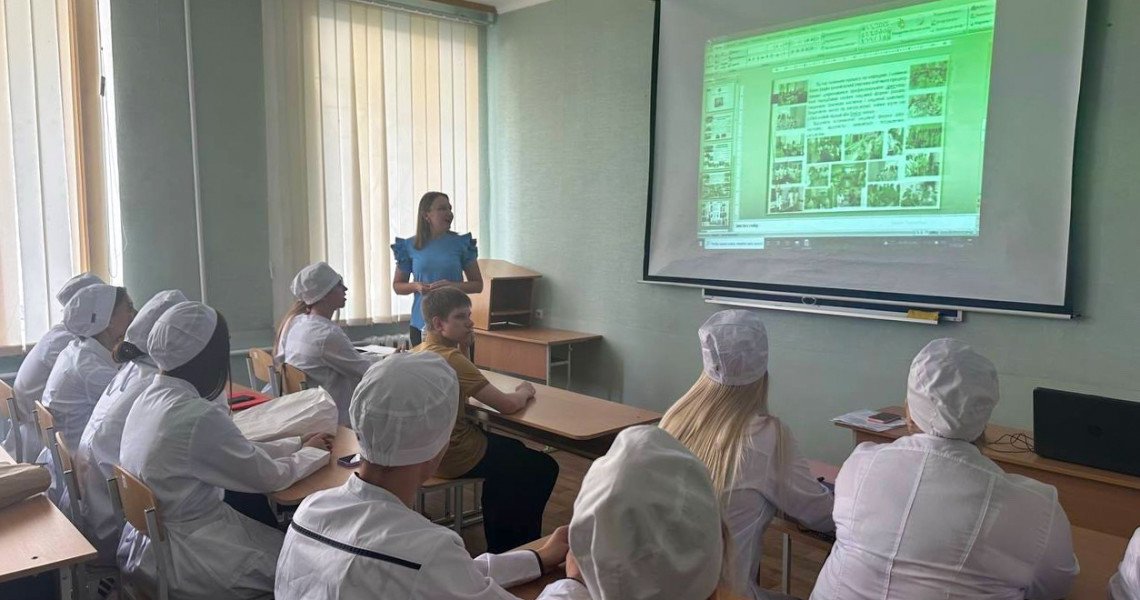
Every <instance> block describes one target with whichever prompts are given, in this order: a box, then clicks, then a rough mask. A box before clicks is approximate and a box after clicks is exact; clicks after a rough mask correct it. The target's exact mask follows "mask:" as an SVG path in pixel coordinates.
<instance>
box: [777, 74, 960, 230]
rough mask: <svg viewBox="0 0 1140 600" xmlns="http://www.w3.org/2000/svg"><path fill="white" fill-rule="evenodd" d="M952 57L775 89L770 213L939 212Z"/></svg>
mask: <svg viewBox="0 0 1140 600" xmlns="http://www.w3.org/2000/svg"><path fill="white" fill-rule="evenodd" d="M949 67H950V61H949V58H948V57H932V58H925V59H917V60H911V61H905V62H901V63H891V64H887V65H875V66H871V67H861V68H852V69H845V70H840V71H831V72H826V73H818V74H814V75H808V76H806V77H802V78H800V79H796V80H778V81H776V82H774V83H773V91H772V134H771V140H772V145H771V148H770V156H771V159H770V177H769V195H768V214H770V215H780V214H790V213H814V214H819V213H824V214H827V213H843V212H852V211H877V210H901V209H927V210H929V209H937V208H939V207H940V206H941V192H942V189H941V188H942V154H943V153H942V149H943V145H944V143H945V140H944V136H943V126H944V123H945V113H946V89H947V75H948V71H949Z"/></svg>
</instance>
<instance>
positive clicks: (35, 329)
mask: <svg viewBox="0 0 1140 600" xmlns="http://www.w3.org/2000/svg"><path fill="white" fill-rule="evenodd" d="M98 31H99V29H98V16H97V11H96V7H95V5H94V4H93V3H90V2H77V1H75V0H54V1H50V0H49V1H40V0H5V1H4V2H3V3H2V4H0V350H2V351H5V352H12V351H14V350H21V349H23V348H26V347H27V346H28V345H29V344H32V343H34V342H35V341H36V340H37V339H39V337H40V336H41V335H42V334H43V333H44V332H45V331H46V330H47V329H48V328H49V327H51V326H52V325H53V324H55V323H58V322H59V320H60V317H61V313H62V310H61V307H60V306H59V305H58V303H57V302H56V301H55V291H56V289H58V288H59V286H60V285H62V284H63V282H64V281H66V280H67V279H68V278H70V277H72V276H73V275H75V274H76V273H79V272H81V271H87V270H92V271H95V272H97V273H99V274H100V275H102V276H103V277H105V278H110V279H111V280H112V281H113V280H114V277H111V275H112V274H114V275H116V276H117V275H118V273H119V271H120V270H119V269H118V268H117V265H115V264H113V263H114V260H115V259H113V258H112V257H111V255H110V252H109V249H108V248H109V241H108V240H109V235H108V230H109V227H108V218H107V215H106V204H105V200H106V196H107V195H106V193H105V191H106V190H105V189H104V181H106V180H107V171H106V167H107V166H106V165H105V164H104V162H103V153H104V140H103V136H102V135H101V132H102V131H103V125H102V122H101V111H102V108H101V98H100V95H99V90H100V85H99V83H100V72H99V59H98V55H99V53H98V52H97V51H96V49H97V48H98V37H99V33H98ZM88 48H89V49H91V51H86V49H88Z"/></svg>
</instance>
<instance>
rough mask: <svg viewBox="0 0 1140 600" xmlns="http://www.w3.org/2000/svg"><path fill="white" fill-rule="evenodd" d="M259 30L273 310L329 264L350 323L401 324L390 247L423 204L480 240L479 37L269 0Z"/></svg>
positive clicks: (316, 2)
mask: <svg viewBox="0 0 1140 600" xmlns="http://www.w3.org/2000/svg"><path fill="white" fill-rule="evenodd" d="M262 17H263V36H264V45H265V57H266V58H265V81H266V86H265V88H266V113H267V127H266V131H267V146H268V151H269V159H268V173H269V224H270V244H271V248H270V256H271V262H272V270H273V273H272V275H273V279H274V289H275V294H276V295H275V298H274V300H275V302H274V307H275V310H276V311H277V313H278V314H281V313H282V312H284V310H285V307H286V306H287V305H288V303H289V302H290V301H291V297H290V296H289V294H288V283H289V281H290V280H291V279H292V277H293V275H294V274H295V273H296V272H297V271H298V270H299V269H300V268H301V267H303V266H304V265H306V264H308V263H311V262H314V261H318V260H325V261H328V262H329V264H331V265H332V266H333V267H334V268H336V269H337V271H339V272H340V273H342V274H343V275H344V278H345V284H346V285H347V286H348V288H349V292H348V302H347V306H346V307H345V309H344V310H343V311H342V315H343V318H344V319H345V320H346V321H347V322H349V323H350V324H361V323H376V322H387V321H392V320H395V319H397V318H401V317H404V316H406V315H407V313H408V312H409V310H410V307H411V298H410V297H407V296H405V297H397V296H395V295H394V294H393V293H392V291H391V290H392V274H393V272H394V270H395V264H394V259H393V257H392V253H391V251H390V249H389V245H390V244H391V243H392V242H393V241H394V238H395V237H397V236H399V237H410V236H412V235H413V234H414V232H415V222H416V221H415V212H416V203H417V202H418V200H419V197H420V196H421V195H423V194H424V193H425V192H427V191H432V190H437V191H442V192H444V193H446V194H448V195H449V196H450V197H451V201H452V204H453V206H454V207H455V213H456V219H455V222H454V223H453V228H454V229H455V230H456V231H459V232H468V231H478V222H479V214H478V208H479V195H480V162H479V161H480V145H481V137H480V136H481V132H480V124H479V118H480V98H481V93H480V72H479V69H480V66H479V63H480V60H479V59H480V55H479V53H480V45H479V36H480V35H481V31H480V30H479V28H478V27H477V26H476V25H472V24H467V23H462V22H458V21H451V20H445V19H440V18H435V17H433V16H426V15H419V14H411V13H408V12H403V11H399V10H389V9H384V8H380V7H378V6H374V5H368V4H362V3H358V2H350V1H339V0H302V1H300V2H297V1H294V0H270V1H266V2H263V3H262Z"/></svg>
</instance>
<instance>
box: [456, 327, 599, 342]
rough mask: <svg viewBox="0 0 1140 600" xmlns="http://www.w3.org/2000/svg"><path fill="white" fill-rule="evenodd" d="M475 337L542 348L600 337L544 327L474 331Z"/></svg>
mask: <svg viewBox="0 0 1140 600" xmlns="http://www.w3.org/2000/svg"><path fill="white" fill-rule="evenodd" d="M475 335H477V336H484V335H485V336H487V337H494V338H502V339H507V340H516V341H520V342H526V343H529V344H542V345H544V346H558V345H561V344H576V343H578V342H588V341H590V340H600V339H602V336H600V335H598V334H596V333H583V332H581V331H569V330H567V329H547V328H545V327H508V328H504V329H476V330H475Z"/></svg>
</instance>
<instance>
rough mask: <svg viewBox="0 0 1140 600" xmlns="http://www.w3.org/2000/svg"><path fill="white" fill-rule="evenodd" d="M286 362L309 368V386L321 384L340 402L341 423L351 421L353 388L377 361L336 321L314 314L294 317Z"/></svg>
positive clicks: (284, 348)
mask: <svg viewBox="0 0 1140 600" xmlns="http://www.w3.org/2000/svg"><path fill="white" fill-rule="evenodd" d="M281 346H282V352H281V356H282V358H283V359H284V362H287V363H289V364H290V365H293V366H294V367H297V368H298V369H301V370H302V371H304V372H305V376H306V377H307V378H308V379H309V386H310V387H315V386H318V385H319V386H321V387H322V388H324V390H325V391H326V392H328V393H329V395H330V396H332V399H333V401H334V402H336V406H337V412H338V413H339V415H340V419H339V420H340V424H341V425H344V426H348V425H349V418H348V406H349V403H350V402H351V401H352V392H353V391H354V390H356V386H357V385H358V384H359V383H360V379H361V378H362V377H364V373H365V372H366V371H367V370H368V368H369V367H371V366H372V363H373V362H375V360H376V359H375V358H370V357H368V356H365V355H364V354H361V353H359V352H357V351H356V348H354V347H353V345H352V341H351V340H349V339H348V334H346V333H345V332H344V330H343V329H341V328H340V327H338V326H337V324H336V323H333V322H332V321H330V320H328V319H326V318H324V317H322V316H319V315H311V314H303V315H297V316H295V317H293V318H292V319H291V320H290V321H289V323H288V325H287V329H286V331H285V335H284V336H283V339H282V341H281Z"/></svg>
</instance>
